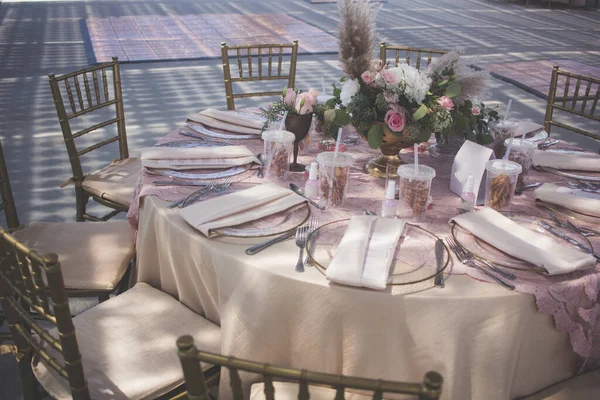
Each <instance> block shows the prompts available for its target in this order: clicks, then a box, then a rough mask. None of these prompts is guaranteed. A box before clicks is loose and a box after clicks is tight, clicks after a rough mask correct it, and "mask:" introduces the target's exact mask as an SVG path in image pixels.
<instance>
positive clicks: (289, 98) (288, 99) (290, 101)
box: [283, 88, 296, 107]
mask: <svg viewBox="0 0 600 400" xmlns="http://www.w3.org/2000/svg"><path fill="white" fill-rule="evenodd" d="M283 102H284V103H285V104H286V105H288V106H290V107H293V106H294V103H295V102H296V92H295V91H294V89H289V88H288V89H286V91H285V96H283Z"/></svg>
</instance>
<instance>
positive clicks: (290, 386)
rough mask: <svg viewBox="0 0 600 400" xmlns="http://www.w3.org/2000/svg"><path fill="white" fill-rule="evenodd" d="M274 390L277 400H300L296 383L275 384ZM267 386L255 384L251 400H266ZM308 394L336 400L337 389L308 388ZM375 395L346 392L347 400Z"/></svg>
mask: <svg viewBox="0 0 600 400" xmlns="http://www.w3.org/2000/svg"><path fill="white" fill-rule="evenodd" d="M273 388H274V389H275V398H276V399H277V400H286V399H289V400H296V399H298V390H299V386H298V383H296V382H273ZM264 390H265V384H264V383H263V382H260V383H255V384H254V385H252V387H251V389H250V400H264V399H266V397H265V393H264ZM308 393H309V395H310V399H311V400H333V399H335V389H332V388H330V387H323V386H313V385H310V386H309V387H308ZM365 393H367V392H365ZM372 398H373V393H372V392H371V393H369V394H360V393H352V392H349V391H347V390H346V393H345V397H344V399H345V400H371V399H372Z"/></svg>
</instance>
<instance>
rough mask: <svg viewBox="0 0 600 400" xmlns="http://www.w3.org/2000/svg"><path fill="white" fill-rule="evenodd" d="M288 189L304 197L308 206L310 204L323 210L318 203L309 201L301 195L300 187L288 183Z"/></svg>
mask: <svg viewBox="0 0 600 400" xmlns="http://www.w3.org/2000/svg"><path fill="white" fill-rule="evenodd" d="M290 189H292V190H293V191H294V193H296V194H298V195H300V196H302V197H304V198H305V199H306V200H308V201H309V203H310V204H312V205H313V206H315V207H317V208H318V209H319V210H325V207H324V206H321V205H319V204H318V203H316V202H315V201H313V200H311V199H309V198H308V197H306V196H305V195H304V194H303V193H302V189H300V187H299V186H298V185H296V184H295V183H290Z"/></svg>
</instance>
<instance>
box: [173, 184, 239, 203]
mask: <svg viewBox="0 0 600 400" xmlns="http://www.w3.org/2000/svg"><path fill="white" fill-rule="evenodd" d="M229 186H231V178H225V179H224V180H223V181H222V182H221V183H218V184H216V185H214V186H213V187H212V188H211V189H210V190H208V191H209V192H210V191H212V190H216V191H218V192H222V191H224V190H225V189H227V188H228V187H229ZM204 194H206V192H202V193H197V194H196V195H193V194H192V195H190V196H188V197H187V198H186V199H185V200H184V201H183V203H182V204H181V206H179V207H180V208H185V207H187V206H189V205H190V204H192V203H193V202H194V201H196V200H197V199H198V198H199V197H200V196H202V195H204Z"/></svg>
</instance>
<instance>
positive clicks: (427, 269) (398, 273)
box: [306, 219, 450, 286]
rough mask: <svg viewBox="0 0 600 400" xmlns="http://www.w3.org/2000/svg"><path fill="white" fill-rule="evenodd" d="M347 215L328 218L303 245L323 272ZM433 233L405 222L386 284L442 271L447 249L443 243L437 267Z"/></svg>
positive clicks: (422, 279)
mask: <svg viewBox="0 0 600 400" xmlns="http://www.w3.org/2000/svg"><path fill="white" fill-rule="evenodd" d="M349 221H350V220H349V219H344V220H341V221H335V222H330V223H328V224H326V225H323V226H321V227H320V228H319V229H317V230H315V231H314V232H313V233H312V234H311V235H310V236H309V238H308V240H307V244H306V248H307V252H308V256H309V257H310V259H311V260H312V263H313V265H314V266H315V267H317V268H318V269H319V271H321V272H322V273H325V270H326V269H327V266H328V265H329V263H330V262H331V260H333V257H334V255H335V252H336V250H337V247H338V245H339V243H340V241H341V240H342V237H343V236H344V233H345V232H346V228H347V227H348V222H349ZM438 239H439V238H438V237H437V236H436V235H434V234H433V233H431V232H429V231H427V230H425V229H423V228H421V227H419V226H417V225H412V224H409V223H407V224H405V226H404V231H403V232H402V235H401V237H400V240H399V242H398V246H397V247H396V252H395V254H394V258H393V260H392V267H391V268H390V281H388V286H395V285H410V284H416V283H420V282H426V281H428V280H430V279H432V278H434V277H435V276H436V275H437V274H438V273H440V274H441V273H443V272H444V270H445V269H446V268H447V267H448V264H449V262H450V252H449V250H448V248H447V247H446V245H445V244H444V254H443V258H442V260H443V267H442V268H441V269H440V271H438V270H437V264H436V257H435V250H434V249H435V243H436V242H437V240H438Z"/></svg>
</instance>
